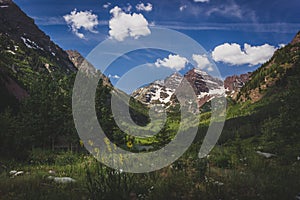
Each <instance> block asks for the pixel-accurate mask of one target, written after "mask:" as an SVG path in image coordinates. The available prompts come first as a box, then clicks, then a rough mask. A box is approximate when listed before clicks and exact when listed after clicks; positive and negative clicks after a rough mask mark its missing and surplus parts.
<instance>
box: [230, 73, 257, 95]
mask: <svg viewBox="0 0 300 200" xmlns="http://www.w3.org/2000/svg"><path fill="white" fill-rule="evenodd" d="M250 76H251V72H248V73H247V74H241V75H233V76H228V77H226V79H225V80H224V88H225V90H226V94H227V95H228V96H231V97H235V96H236V94H237V93H238V92H239V91H240V90H241V88H242V87H243V86H244V85H245V84H246V83H247V82H248V81H249V80H250Z"/></svg>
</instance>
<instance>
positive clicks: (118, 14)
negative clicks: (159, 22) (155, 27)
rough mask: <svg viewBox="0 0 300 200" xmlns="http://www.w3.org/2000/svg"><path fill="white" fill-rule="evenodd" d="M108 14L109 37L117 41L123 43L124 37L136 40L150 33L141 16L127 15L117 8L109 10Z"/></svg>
mask: <svg viewBox="0 0 300 200" xmlns="http://www.w3.org/2000/svg"><path fill="white" fill-rule="evenodd" d="M110 13H111V14H112V18H111V20H110V21H109V28H110V30H109V35H110V37H111V38H114V39H116V40H117V41H123V40H124V39H125V38H126V37H133V38H135V39H137V38H139V37H140V36H147V35H149V34H150V33H151V31H150V29H149V28H148V26H149V23H148V21H147V20H146V19H145V17H144V16H143V15H142V14H137V13H133V14H127V13H125V12H124V11H122V9H121V8H119V7H118V6H116V7H114V8H113V9H111V10H110Z"/></svg>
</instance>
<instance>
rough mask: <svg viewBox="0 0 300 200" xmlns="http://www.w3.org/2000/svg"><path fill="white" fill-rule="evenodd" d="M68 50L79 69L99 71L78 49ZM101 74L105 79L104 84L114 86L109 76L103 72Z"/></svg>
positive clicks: (69, 55)
mask: <svg viewBox="0 0 300 200" xmlns="http://www.w3.org/2000/svg"><path fill="white" fill-rule="evenodd" d="M66 52H67V54H68V57H69V59H70V60H71V62H72V63H73V64H74V66H75V67H76V69H78V70H79V69H80V70H82V71H86V72H88V73H95V72H96V71H97V69H96V68H95V67H94V66H93V65H92V64H91V63H89V62H88V61H87V60H86V59H85V58H84V57H83V56H82V55H81V54H80V53H79V52H78V51H76V50H67V51H66ZM101 75H102V79H103V85H104V86H109V87H112V84H111V82H110V80H109V78H108V77H106V76H105V75H103V74H101Z"/></svg>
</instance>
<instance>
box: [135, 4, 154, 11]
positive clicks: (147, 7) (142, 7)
mask: <svg viewBox="0 0 300 200" xmlns="http://www.w3.org/2000/svg"><path fill="white" fill-rule="evenodd" d="M152 8H153V7H152V4H151V3H147V5H146V4H144V3H139V4H137V5H136V9H137V10H139V11H146V12H150V11H151V10H152Z"/></svg>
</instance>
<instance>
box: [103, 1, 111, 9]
mask: <svg viewBox="0 0 300 200" xmlns="http://www.w3.org/2000/svg"><path fill="white" fill-rule="evenodd" d="M110 5H111V3H110V2H107V3H106V4H104V5H103V8H105V9H107V8H109V6H110Z"/></svg>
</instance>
